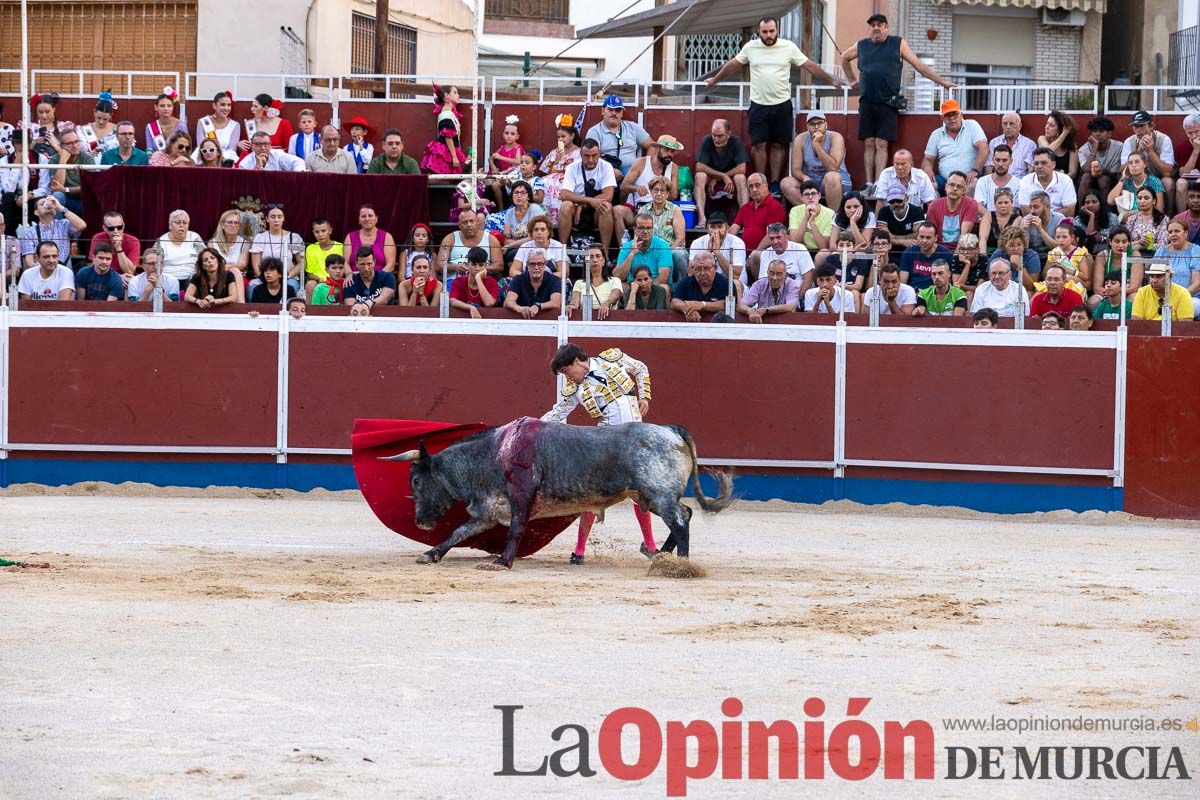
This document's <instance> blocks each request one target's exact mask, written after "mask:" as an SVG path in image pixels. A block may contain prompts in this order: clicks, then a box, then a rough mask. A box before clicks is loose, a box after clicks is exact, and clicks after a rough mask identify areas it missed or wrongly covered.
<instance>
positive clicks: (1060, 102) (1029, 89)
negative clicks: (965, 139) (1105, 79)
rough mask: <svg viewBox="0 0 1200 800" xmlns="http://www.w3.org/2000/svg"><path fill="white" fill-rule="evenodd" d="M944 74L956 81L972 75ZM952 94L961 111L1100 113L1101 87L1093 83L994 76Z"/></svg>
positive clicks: (961, 85) (963, 85) (964, 85)
mask: <svg viewBox="0 0 1200 800" xmlns="http://www.w3.org/2000/svg"><path fill="white" fill-rule="evenodd" d="M946 77H947V79H949V80H951V81H956V82H958V81H962V80H964V79H967V78H970V77H974V76H969V75H965V74H957V75H956V74H950V75H947V76H946ZM942 92H943V93H944V92H945V90H942ZM953 96H954V99H956V100H958V102H959V104H960V105H961V106H962V108H963V110H964V111H992V112H997V113H999V112H1004V111H1041V112H1042V113H1043V114H1048V113H1050V112H1051V111H1054V110H1056V109H1057V110H1060V111H1080V112H1084V113H1089V114H1098V113H1100V87H1098V86H1096V85H1094V84H1083V83H1064V84H1034V83H1033V82H1028V83H1026V82H1023V81H1021V79H1019V78H995V77H993V78H991V79H990V81H989V83H988V84H986V85H980V84H960V85H959V87H958V88H957V89H955V90H954V92H953Z"/></svg>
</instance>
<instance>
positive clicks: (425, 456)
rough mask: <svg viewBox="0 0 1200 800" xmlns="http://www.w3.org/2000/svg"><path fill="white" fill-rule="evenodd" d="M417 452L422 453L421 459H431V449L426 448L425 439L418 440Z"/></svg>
mask: <svg viewBox="0 0 1200 800" xmlns="http://www.w3.org/2000/svg"><path fill="white" fill-rule="evenodd" d="M417 452H418V453H420V456H419V458H420V460H421V461H426V460H428V459H429V451H428V450H426V449H425V440H424V439H422V440H420V441H419V442H417Z"/></svg>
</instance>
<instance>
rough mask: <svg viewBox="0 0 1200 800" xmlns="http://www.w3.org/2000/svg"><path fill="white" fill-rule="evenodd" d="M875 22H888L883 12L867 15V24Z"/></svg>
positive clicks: (885, 23)
mask: <svg viewBox="0 0 1200 800" xmlns="http://www.w3.org/2000/svg"><path fill="white" fill-rule="evenodd" d="M876 22H882V23H883V24H884V25H887V24H888V21H887V17H886V16H884V15H883V14H872V15H871V16H869V17H867V24H868V25H871V24H873V23H876Z"/></svg>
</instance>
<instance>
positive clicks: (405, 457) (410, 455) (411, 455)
mask: <svg viewBox="0 0 1200 800" xmlns="http://www.w3.org/2000/svg"><path fill="white" fill-rule="evenodd" d="M422 457H423V453H420V452H418V451H416V450H406V451H404V452H403V453H400V454H399V455H395V456H388V457H386V458H384V457H380V459H379V460H380V461H417V460H418V459H420V458H422Z"/></svg>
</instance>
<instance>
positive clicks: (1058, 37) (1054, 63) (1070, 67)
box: [1033, 25, 1083, 83]
mask: <svg viewBox="0 0 1200 800" xmlns="http://www.w3.org/2000/svg"><path fill="white" fill-rule="evenodd" d="M1036 30H1037V34H1036V36H1035V38H1034V44H1033V53H1034V59H1035V63H1034V66H1033V80H1034V83H1058V82H1062V81H1066V82H1068V83H1073V82H1075V81H1077V80H1078V79H1079V40H1080V37H1081V36H1082V35H1083V28H1072V27H1066V26H1058V25H1038V26H1037V29H1036Z"/></svg>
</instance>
